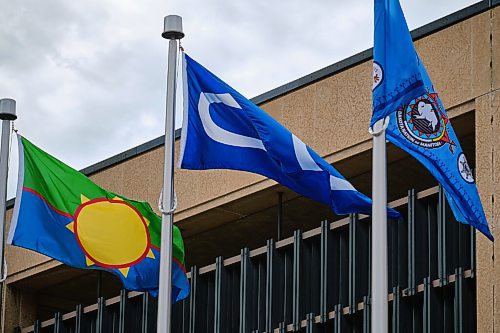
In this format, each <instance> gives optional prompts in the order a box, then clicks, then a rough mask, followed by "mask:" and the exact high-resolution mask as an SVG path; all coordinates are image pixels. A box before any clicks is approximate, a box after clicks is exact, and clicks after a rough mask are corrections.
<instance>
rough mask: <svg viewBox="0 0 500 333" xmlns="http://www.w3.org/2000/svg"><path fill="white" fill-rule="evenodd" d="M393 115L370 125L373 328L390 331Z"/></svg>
mask: <svg viewBox="0 0 500 333" xmlns="http://www.w3.org/2000/svg"><path fill="white" fill-rule="evenodd" d="M388 123H389V118H385V119H381V120H379V121H377V122H376V123H375V124H374V125H373V129H370V134H372V136H373V176H372V198H373V206H372V207H373V208H372V245H371V246H372V258H371V259H372V260H371V267H372V272H371V274H372V276H371V294H372V295H371V306H370V308H371V331H372V332H388V330H389V323H388V321H389V319H388V318H389V316H388V314H389V312H388V304H387V161H386V143H385V129H386V128H387V125H388Z"/></svg>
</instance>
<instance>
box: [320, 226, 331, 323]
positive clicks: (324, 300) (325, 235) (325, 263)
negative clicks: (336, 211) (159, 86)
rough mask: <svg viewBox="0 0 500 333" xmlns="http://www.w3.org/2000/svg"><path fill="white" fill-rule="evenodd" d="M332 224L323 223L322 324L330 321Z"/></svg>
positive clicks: (321, 268) (321, 266)
mask: <svg viewBox="0 0 500 333" xmlns="http://www.w3.org/2000/svg"><path fill="white" fill-rule="evenodd" d="M329 231H330V224H329V223H328V221H322V222H321V265H320V270H321V276H320V284H321V286H320V318H321V323H325V322H326V321H327V320H328V234H329Z"/></svg>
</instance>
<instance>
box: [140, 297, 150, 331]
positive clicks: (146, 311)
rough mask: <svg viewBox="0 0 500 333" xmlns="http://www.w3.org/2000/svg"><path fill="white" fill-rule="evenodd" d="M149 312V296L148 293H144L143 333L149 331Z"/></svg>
mask: <svg viewBox="0 0 500 333" xmlns="http://www.w3.org/2000/svg"><path fill="white" fill-rule="evenodd" d="M149 311H150V309H149V295H148V293H144V294H142V323H141V324H142V325H141V332H142V333H147V332H148V330H149Z"/></svg>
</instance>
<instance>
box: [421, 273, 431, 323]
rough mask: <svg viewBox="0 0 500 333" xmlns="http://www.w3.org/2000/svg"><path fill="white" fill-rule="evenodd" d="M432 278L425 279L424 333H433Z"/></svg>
mask: <svg viewBox="0 0 500 333" xmlns="http://www.w3.org/2000/svg"><path fill="white" fill-rule="evenodd" d="M431 288H432V286H431V278H430V277H426V278H425V279H424V311H423V312H424V316H423V317H424V318H423V325H422V326H423V333H430V332H431Z"/></svg>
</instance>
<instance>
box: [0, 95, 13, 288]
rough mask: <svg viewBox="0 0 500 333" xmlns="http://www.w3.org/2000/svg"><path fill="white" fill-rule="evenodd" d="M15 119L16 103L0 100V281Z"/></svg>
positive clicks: (2, 271)
mask: <svg viewBox="0 0 500 333" xmlns="http://www.w3.org/2000/svg"><path fill="white" fill-rule="evenodd" d="M16 118H17V116H16V101H15V100H13V99H10V98H4V99H0V119H1V120H2V137H1V143H0V279H3V278H4V276H5V275H6V272H5V267H4V257H5V253H4V251H5V243H4V241H5V237H4V235H5V220H6V209H7V175H8V173H9V150H10V148H9V144H10V122H11V121H12V120H15V119H16ZM3 288H5V287H3Z"/></svg>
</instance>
